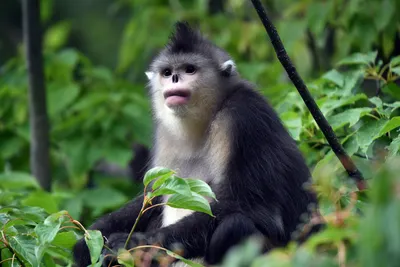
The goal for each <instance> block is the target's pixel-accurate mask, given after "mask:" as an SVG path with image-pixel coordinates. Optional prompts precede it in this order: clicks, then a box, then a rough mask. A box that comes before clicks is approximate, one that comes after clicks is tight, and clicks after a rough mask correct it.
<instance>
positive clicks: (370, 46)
mask: <svg viewBox="0 0 400 267" xmlns="http://www.w3.org/2000/svg"><path fill="white" fill-rule="evenodd" d="M16 2H17V1H5V2H4V3H5V7H6V8H2V9H1V10H0V17H2V16H3V17H7V16H6V12H7V7H9V8H10V10H12V8H15V6H16V5H18V4H16ZM81 2H82V3H81V4H79V5H77V4H76V3H72V4H71V2H70V1H62V0H46V1H42V22H43V24H44V25H45V26H46V27H45V29H46V30H45V35H44V51H43V53H44V60H45V74H46V75H45V78H46V89H47V97H48V98H47V100H48V110H49V117H50V122H51V132H50V136H51V140H50V142H51V151H50V153H51V163H52V166H51V167H52V191H51V192H47V191H44V190H42V189H40V187H39V186H38V183H37V182H36V180H35V178H34V177H32V176H31V175H30V174H29V172H30V169H29V160H30V159H29V147H30V142H31V141H30V138H29V130H30V128H29V123H28V122H29V120H28V118H29V114H28V104H27V103H28V95H27V72H26V65H25V55H24V53H23V52H22V51H23V50H22V49H21V48H22V45H23V44H22V42H20V41H21V40H19V42H18V46H15V47H17V49H9V48H10V47H11V44H12V42H11V41H10V39H11V38H9V39H7V38H6V37H7V35H4V33H7V31H5V30H3V31H0V33H1V34H3V35H2V38H1V39H2V40H5V41H2V42H1V43H0V44H1V46H0V58H2V59H7V60H6V61H5V62H3V63H1V68H0V165H1V166H2V170H1V173H0V250H1V254H0V255H1V258H0V262H1V263H2V266H38V265H37V264H38V262H41V265H40V266H70V265H71V255H70V253H71V248H72V246H73V244H74V243H75V242H76V240H77V239H78V238H80V237H82V236H83V233H84V231H82V229H83V227H82V225H83V226H84V227H88V226H89V225H90V224H91V223H92V222H93V220H94V219H95V218H97V217H98V216H100V215H102V214H104V213H105V212H108V211H111V210H114V209H117V208H118V207H120V206H121V205H122V204H123V203H125V202H126V201H128V200H129V199H130V198H132V197H133V196H134V195H136V194H137V193H138V192H140V191H141V190H142V189H143V186H142V183H137V182H133V181H132V180H131V179H127V177H126V175H123V174H121V175H119V176H115V175H112V173H111V174H110V172H102V171H99V168H97V167H98V165H99V163H102V162H103V163H104V162H107V164H115V166H117V167H118V168H120V169H125V168H126V166H127V165H128V163H129V161H130V160H131V159H132V157H135V155H134V154H133V153H132V148H131V147H132V143H139V144H143V145H145V146H149V145H150V143H151V131H152V124H151V113H150V106H149V101H148V98H147V95H146V90H145V77H144V74H143V73H144V71H145V70H146V67H147V64H148V63H149V60H150V59H151V57H152V56H153V55H154V53H155V52H156V51H157V49H159V48H160V47H162V46H163V45H164V43H165V41H166V39H167V37H168V35H169V31H170V28H171V27H170V26H172V24H173V23H174V22H175V21H176V20H178V19H186V20H188V21H190V22H196V23H198V24H199V25H200V28H201V29H202V30H203V31H204V32H205V33H206V34H207V35H208V36H209V37H210V39H212V40H213V41H214V42H215V43H216V44H218V45H220V46H222V47H224V48H225V49H227V50H228V51H229V52H230V53H231V55H232V56H233V57H234V58H235V59H236V61H237V64H238V67H239V70H240V72H241V73H242V76H243V77H245V78H246V79H249V80H250V81H252V82H254V83H257V84H258V85H259V88H260V90H261V91H262V92H263V94H265V96H266V97H268V99H269V101H270V102H271V104H272V105H273V106H274V108H275V109H276V110H277V112H278V113H279V115H280V118H281V119H282V121H283V122H284V123H285V125H286V126H287V128H288V129H289V131H290V133H291V135H292V136H293V138H294V139H295V140H296V141H297V142H298V145H299V147H300V149H301V150H302V152H303V154H304V157H305V158H306V160H307V163H308V164H309V166H310V168H311V170H312V174H313V185H312V187H313V189H314V190H316V192H317V193H318V196H319V203H320V208H321V210H320V212H321V216H322V218H323V220H325V221H326V222H327V227H326V229H325V230H324V231H323V232H321V233H319V234H317V235H315V236H314V237H313V238H311V239H310V240H309V241H308V242H306V243H305V244H303V245H302V246H298V245H296V244H290V245H289V246H288V247H287V248H284V249H279V250H274V251H273V252H272V253H269V254H268V255H263V256H260V255H258V249H257V248H258V247H257V242H256V241H251V242H249V243H247V244H246V245H245V246H243V247H241V248H238V249H237V251H232V253H231V254H230V255H228V257H227V258H226V261H225V263H224V266H229V267H231V266H232V267H233V266H240V265H239V264H244V266H248V265H250V262H251V266H255V267H256V266H399V263H400V253H399V251H400V193H399V192H400V175H399V173H400V172H399V171H400V169H399V168H400V167H399V166H400V165H399V163H400V159H399V158H398V156H399V154H400V111H399V108H400V78H399V77H400V30H399V29H400V19H399V18H400V4H399V2H398V1H396V0H364V1H359V0H349V1H343V0H327V1H316V0H314V1H306V0H301V1H295V0H285V1H279V0H275V1H264V3H265V5H266V7H267V8H268V12H269V14H270V15H271V17H272V18H273V20H274V23H275V24H276V25H277V28H278V31H279V33H280V35H281V37H282V40H283V42H284V44H285V47H286V48H287V50H288V52H289V55H290V57H291V58H292V59H293V61H294V64H295V65H296V67H297V69H298V70H299V72H300V73H301V75H302V76H303V77H304V78H305V80H306V81H307V85H308V87H309V89H310V91H311V93H312V95H313V97H314V98H315V99H316V101H317V103H318V105H319V107H320V108H321V110H322V112H323V114H324V115H325V116H326V117H327V118H328V121H329V122H330V123H331V125H332V127H333V129H334V130H335V132H336V133H337V135H338V137H339V138H340V140H341V142H342V144H343V145H344V147H345V149H346V151H347V153H348V154H349V155H351V156H352V158H353V160H354V161H355V162H356V164H357V166H358V167H359V168H360V170H361V171H362V173H363V175H364V177H365V178H366V179H368V184H369V188H370V189H368V190H366V191H365V192H358V191H357V189H356V187H355V185H354V184H353V182H352V181H350V180H349V179H348V176H347V174H346V172H345V171H344V169H343V167H342V166H341V164H340V163H339V160H338V159H337V158H336V157H335V155H334V154H333V153H332V151H331V149H330V147H329V145H328V144H327V142H326V140H325V138H324V137H323V135H322V133H321V132H320V130H319V129H318V127H317V126H316V124H315V122H314V120H313V119H312V117H311V115H310V113H309V111H308V110H307V108H306V107H305V105H304V103H303V102H302V100H301V98H300V96H299V95H298V93H297V92H296V90H295V88H294V87H293V85H292V84H291V83H290V81H289V80H288V79H287V77H286V74H285V72H284V70H283V68H282V66H281V65H280V63H279V62H278V61H277V60H276V58H275V54H274V51H273V49H272V47H271V45H270V43H269V41H268V39H267V38H266V34H265V32H264V29H263V27H262V25H261V23H260V22H259V20H258V17H257V15H256V14H255V12H254V11H253V10H252V6H251V4H250V3H249V1H245V0H229V1H212V2H211V1H210V3H208V1H205V0H180V1H161V0H160V1H156V0H154V1H148V0H135V1H134V0H119V1H106V0H102V1H98V2H96V1H95V2H96V4H94V2H93V1H92V0H85V1H81ZM221 3H225V4H221ZM91 4H92V5H91ZM172 10H173V12H171V11H172ZM103 13H106V15H104V14H103ZM105 16H106V18H105ZM12 22H13V21H12V19H10V21H9V23H12ZM3 25H9V24H7V23H5V24H3ZM16 25H18V23H16ZM82 25H83V26H82ZM1 27H5V26H0V29H2V28H1ZM115 29H116V30H115ZM2 47H3V48H2ZM13 48H14V47H13ZM266 138H267V137H266ZM122 173H124V172H122ZM125 173H126V172H125ZM164 182H166V180H165V179H164ZM166 186H168V183H166ZM169 189H170V190H172V189H171V188H169ZM189 189H190V190H191V191H193V190H192V189H191V188H190V187H189ZM186 190H188V188H186ZM169 192H171V191H169ZM185 192H186V191H174V193H176V194H178V195H179V194H183V195H185ZM194 192H195V193H196V191H194ZM206 192H208V191H207V190H206ZM197 193H198V192H197ZM197 193H196V194H197ZM207 194H211V193H210V192H208V193H207ZM105 196H106V197H105ZM199 201H200V202H201V200H199ZM200 202H199V203H200ZM175 205H179V201H178V204H176V203H175ZM202 207H203V208H202V211H207V209H206V208H204V206H202ZM190 208H196V209H199V206H196V207H190ZM320 219H321V218H316V219H315V220H317V221H318V220H320ZM87 233H89V232H87ZM89 235H90V236H91V238H92V239H91V240H92V241H90V242H93V249H94V251H95V252H96V251H97V252H99V244H100V245H101V242H102V238H101V236H99V235H98V233H97V232H90V233H89ZM100 247H101V246H100ZM97 266H98V265H97ZM242 266H243V265H242Z"/></svg>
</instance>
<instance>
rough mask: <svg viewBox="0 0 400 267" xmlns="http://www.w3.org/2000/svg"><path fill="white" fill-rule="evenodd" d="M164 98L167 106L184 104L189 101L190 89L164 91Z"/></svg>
mask: <svg viewBox="0 0 400 267" xmlns="http://www.w3.org/2000/svg"><path fill="white" fill-rule="evenodd" d="M164 99H165V103H166V104H167V106H169V107H171V106H178V105H184V104H187V103H188V102H189V99H190V91H189V90H185V89H172V90H167V91H165V92H164Z"/></svg>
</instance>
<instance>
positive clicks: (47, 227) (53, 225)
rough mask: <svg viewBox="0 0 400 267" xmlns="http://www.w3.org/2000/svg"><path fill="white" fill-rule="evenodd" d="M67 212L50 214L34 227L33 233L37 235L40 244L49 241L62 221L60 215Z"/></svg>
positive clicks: (54, 235)
mask: <svg viewBox="0 0 400 267" xmlns="http://www.w3.org/2000/svg"><path fill="white" fill-rule="evenodd" d="M65 214H67V212H66V211H60V212H57V213H54V214H52V215H50V216H49V217H47V218H46V220H44V222H43V223H41V224H38V225H37V226H36V227H35V233H36V234H37V236H38V239H39V242H40V244H47V243H51V242H52V241H53V239H54V238H55V237H56V235H57V233H58V230H60V226H61V223H62V219H63V218H62V216H64V215H65Z"/></svg>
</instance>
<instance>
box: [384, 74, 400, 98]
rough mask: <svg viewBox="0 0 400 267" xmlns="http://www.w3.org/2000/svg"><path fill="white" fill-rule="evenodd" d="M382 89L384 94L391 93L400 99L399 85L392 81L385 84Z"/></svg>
mask: <svg viewBox="0 0 400 267" xmlns="http://www.w3.org/2000/svg"><path fill="white" fill-rule="evenodd" d="M399 75H400V74H399ZM382 91H383V92H384V93H386V94H390V95H392V96H393V97H394V98H395V99H400V86H398V85H397V84H396V83H394V82H388V83H387V84H385V85H384V86H383V88H382Z"/></svg>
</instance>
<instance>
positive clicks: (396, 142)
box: [388, 135, 400, 157]
mask: <svg viewBox="0 0 400 267" xmlns="http://www.w3.org/2000/svg"><path fill="white" fill-rule="evenodd" d="M388 150H389V156H391V157H394V156H396V155H398V154H399V152H400V135H399V136H397V137H396V138H395V139H393V141H392V142H391V143H390V145H389V146H388Z"/></svg>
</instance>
